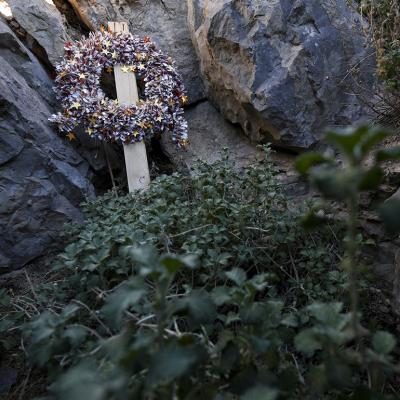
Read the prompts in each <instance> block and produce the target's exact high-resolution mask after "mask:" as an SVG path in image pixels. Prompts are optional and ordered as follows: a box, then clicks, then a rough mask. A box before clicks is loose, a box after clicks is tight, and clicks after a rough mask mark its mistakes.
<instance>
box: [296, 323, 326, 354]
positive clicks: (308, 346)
mask: <svg viewBox="0 0 400 400" xmlns="http://www.w3.org/2000/svg"><path fill="white" fill-rule="evenodd" d="M294 345H295V347H296V350H297V351H300V352H301V353H304V354H306V355H308V356H312V355H313V354H314V353H315V351H317V350H320V349H321V348H322V345H321V343H320V342H319V341H318V339H317V338H316V336H315V333H314V330H313V329H312V328H309V329H305V330H303V331H301V332H300V333H299V334H297V335H296V337H295V338H294Z"/></svg>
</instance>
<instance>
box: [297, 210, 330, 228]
mask: <svg viewBox="0 0 400 400" xmlns="http://www.w3.org/2000/svg"><path fill="white" fill-rule="evenodd" d="M300 223H301V225H302V227H303V228H304V229H305V230H307V231H313V230H316V229H318V228H320V227H321V226H322V225H324V224H325V223H326V218H324V217H323V216H321V215H319V214H317V213H316V212H315V211H313V210H311V211H310V212H308V213H307V214H306V215H304V216H303V217H302V218H301V219H300Z"/></svg>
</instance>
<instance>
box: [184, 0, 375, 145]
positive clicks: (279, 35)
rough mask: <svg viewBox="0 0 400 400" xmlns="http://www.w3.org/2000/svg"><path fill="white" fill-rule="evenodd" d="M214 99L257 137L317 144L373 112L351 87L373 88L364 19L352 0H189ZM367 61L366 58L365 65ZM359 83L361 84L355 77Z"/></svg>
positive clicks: (207, 83) (191, 24)
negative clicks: (327, 132) (333, 128)
mask: <svg viewBox="0 0 400 400" xmlns="http://www.w3.org/2000/svg"><path fill="white" fill-rule="evenodd" d="M188 6H189V27H190V29H191V33H192V37H193V42H194V45H195V48H196V50H197V53H198V56H199V59H200V62H201V70H202V74H203V78H204V82H205V86H206V93H207V95H208V97H209V99H210V100H211V101H212V102H213V103H214V104H215V105H216V106H217V107H218V108H219V109H220V110H221V112H222V114H223V115H224V116H225V117H226V118H227V119H228V120H230V121H231V122H233V123H235V124H240V125H241V126H242V128H243V130H244V131H245V132H246V134H247V136H248V137H249V138H250V139H251V140H252V141H254V142H265V141H271V140H272V141H274V142H275V143H277V144H278V145H280V146H282V147H286V148H294V149H302V148H309V147H311V146H313V145H315V144H316V143H317V142H318V141H319V140H320V138H321V133H322V131H323V130H324V128H325V127H327V126H330V125H347V124H351V123H353V122H355V121H358V120H359V119H361V118H362V117H363V116H364V115H365V114H366V110H364V109H363V108H362V107H361V104H360V103H359V102H358V101H357V98H356V97H355V96H354V95H351V94H349V90H347V88H348V84H349V83H350V82H349V81H350V80H351V79H354V77H353V75H352V74H349V73H348V72H349V69H350V68H351V67H352V66H354V65H357V76H356V80H357V86H360V85H361V86H368V87H371V86H372V85H374V79H375V78H374V71H375V70H374V60H373V58H372V57H369V53H368V52H370V51H371V50H370V49H368V47H367V46H365V40H364V36H363V34H362V29H361V26H360V21H361V19H360V16H359V15H358V14H357V13H355V12H353V11H352V10H351V9H350V8H349V6H348V5H347V2H346V0H338V1H325V2H321V1H319V0H273V1H267V2H266V1H264V0H252V1H241V0H188ZM361 61H362V62H361ZM353 84H354V82H353Z"/></svg>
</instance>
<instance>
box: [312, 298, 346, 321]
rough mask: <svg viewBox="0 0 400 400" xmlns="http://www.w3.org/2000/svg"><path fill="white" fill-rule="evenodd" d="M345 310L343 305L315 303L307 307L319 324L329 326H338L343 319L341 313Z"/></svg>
mask: <svg viewBox="0 0 400 400" xmlns="http://www.w3.org/2000/svg"><path fill="white" fill-rule="evenodd" d="M342 309H343V303H339V302H337V303H327V304H326V303H313V304H311V305H310V306H308V307H307V310H308V311H309V312H310V313H311V315H313V316H314V317H315V318H316V319H317V320H318V321H319V322H321V323H323V324H326V325H329V326H336V325H337V323H338V321H339V320H340V319H341V315H340V312H341V311H342Z"/></svg>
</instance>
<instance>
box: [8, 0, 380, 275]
mask: <svg viewBox="0 0 400 400" xmlns="http://www.w3.org/2000/svg"><path fill="white" fill-rule="evenodd" d="M0 11H1V12H2V13H3V20H2V21H1V24H0V57H1V60H0V69H1V73H2V81H1V83H0V85H1V91H0V105H1V107H0V113H1V120H0V131H1V134H0V143H1V144H0V198H1V202H0V209H1V213H0V231H1V237H0V271H1V270H3V271H8V270H10V268H11V269H12V268H17V267H21V266H23V265H24V264H26V263H27V262H29V261H31V260H32V259H34V258H35V257H38V256H40V255H41V254H43V253H44V252H46V251H47V250H48V249H49V248H51V246H54V245H56V244H57V235H58V232H59V230H60V229H61V227H62V225H63V223H64V222H65V221H68V220H74V221H79V220H80V218H81V214H80V211H79V203H80V202H81V201H82V200H84V199H85V198H86V197H90V196H93V195H94V194H95V188H94V186H96V185H97V183H98V182H99V181H101V179H100V178H99V173H100V171H104V170H106V169H107V168H106V163H105V160H104V157H103V155H102V148H101V147H99V144H97V143H93V142H91V141H90V140H88V138H85V137H81V140H80V142H79V143H73V144H72V143H70V142H68V141H67V140H65V139H64V138H61V137H59V136H58V134H57V132H55V131H54V129H53V128H52V127H51V126H50V125H49V123H48V122H47V118H48V116H49V115H50V114H51V113H52V112H53V111H54V110H55V109H56V104H55V100H54V97H53V93H52V91H51V86H52V78H53V77H54V75H53V71H54V65H55V63H57V61H58V60H60V58H61V57H62V56H63V47H64V42H65V41H66V40H70V39H72V40H73V39H78V38H80V37H81V36H82V35H85V34H87V33H88V32H89V31H90V30H96V29H98V28H99V27H100V26H101V25H106V24H107V21H128V22H129V26H130V30H131V32H133V33H136V34H139V35H141V36H144V35H149V36H150V37H152V39H153V40H154V41H155V42H156V43H157V44H158V46H159V47H160V48H161V49H163V50H164V51H165V52H167V53H169V54H170V55H171V56H172V57H173V58H174V59H175V61H176V63H177V66H178V68H179V70H180V72H181V73H182V75H183V77H184V80H185V84H186V87H187V89H188V94H189V98H190V102H189V105H188V108H187V119H188V122H189V126H190V135H191V141H192V146H191V148H190V149H189V150H188V151H187V152H186V153H181V152H176V150H175V148H174V147H173V145H171V143H169V142H168V140H163V141H162V143H161V146H162V148H163V150H164V152H165V153H166V154H168V155H169V156H170V158H171V159H172V161H173V163H174V164H175V165H177V166H179V165H184V166H187V165H190V164H191V161H192V160H193V159H194V158H195V157H201V158H203V159H205V160H208V161H212V160H213V159H215V157H216V155H217V153H218V151H219V150H220V149H221V148H222V147H229V148H230V149H231V151H232V153H233V156H234V158H235V159H236V160H237V162H238V164H244V163H246V162H248V160H249V159H250V158H252V157H254V156H255V155H256V154H257V151H256V147H255V145H256V144H257V143H264V142H267V141H271V140H272V141H273V142H274V143H275V144H276V145H277V146H280V147H284V148H289V149H301V148H308V147H310V146H313V145H315V144H317V143H318V140H319V139H320V137H321V132H322V130H323V128H324V127H326V126H327V125H332V124H334V125H344V124H349V123H352V122H354V121H356V120H358V119H360V118H361V117H363V116H364V115H365V110H363V108H362V107H361V105H360V104H359V103H358V101H357V96H354V93H352V92H351V91H350V89H349V83H350V82H349V78H350V76H354V74H353V73H350V72H354V71H356V72H357V74H356V77H357V81H356V84H357V85H360V86H361V85H373V83H374V72H373V71H374V67H373V62H372V61H373V60H372V59H371V57H369V53H368V51H369V50H368V48H367V46H366V45H365V42H364V38H363V35H362V34H361V27H360V16H359V15H358V14H356V13H354V12H353V11H351V9H350V8H349V7H348V6H347V2H346V1H345V0H338V1H330V0H326V1H323V2H321V1H317V0H307V1H306V0H273V1H268V2H265V1H262V0H254V1H251V2H250V1H243V0H187V2H186V0H185V1H184V0H180V1H177V0H150V1H149V0H96V1H92V0H29V1H27V0H0ZM365 60H368V61H371V62H364V61H365ZM353 83H354V82H353ZM109 150H110V154H111V159H112V162H113V164H114V165H116V166H117V165H118V164H122V161H121V159H118V157H119V156H120V154H119V151H118V149H115V148H114V149H111V148H110V149H109ZM93 183H94V186H93ZM0 273H1V272H0Z"/></svg>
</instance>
